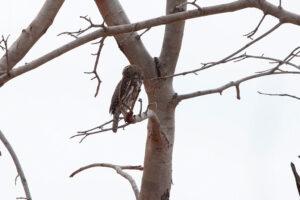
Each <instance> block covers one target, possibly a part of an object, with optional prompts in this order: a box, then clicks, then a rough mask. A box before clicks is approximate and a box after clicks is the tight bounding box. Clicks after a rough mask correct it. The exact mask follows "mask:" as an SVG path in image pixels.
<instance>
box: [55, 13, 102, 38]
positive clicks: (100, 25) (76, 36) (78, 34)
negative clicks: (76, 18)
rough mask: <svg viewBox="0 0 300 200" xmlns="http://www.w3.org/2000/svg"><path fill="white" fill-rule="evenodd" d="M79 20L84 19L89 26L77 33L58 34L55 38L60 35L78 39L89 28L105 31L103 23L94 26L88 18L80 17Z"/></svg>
mask: <svg viewBox="0 0 300 200" xmlns="http://www.w3.org/2000/svg"><path fill="white" fill-rule="evenodd" d="M80 18H81V19H84V20H85V21H87V22H88V23H89V26H88V27H86V28H84V29H81V28H80V29H79V30H78V31H74V32H62V33H60V34H58V35H57V36H61V35H70V36H72V37H74V38H76V39H77V38H78V36H80V35H81V34H83V33H84V32H86V31H88V30H90V29H91V28H103V29H105V28H106V27H105V24H104V21H103V23H102V24H94V23H93V22H92V20H91V18H90V17H88V16H87V15H86V16H80Z"/></svg>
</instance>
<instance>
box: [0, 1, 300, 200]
mask: <svg viewBox="0 0 300 200" xmlns="http://www.w3.org/2000/svg"><path fill="white" fill-rule="evenodd" d="M199 2H200V5H201V6H207V5H214V4H216V3H225V2H229V1H225V0H223V1H221V0H219V1H217V0H211V1H199ZM270 2H272V3H274V4H277V3H278V1H270ZM43 3H44V1H40V0H27V1H18V0H10V1H8V0H1V6H2V9H1V10H2V11H1V17H0V24H1V26H0V34H3V35H8V34H10V39H9V43H10V44H11V43H12V41H14V40H15V39H16V38H17V37H18V36H19V34H20V33H21V30H22V29H23V28H26V27H27V26H28V24H29V23H30V22H31V20H32V19H33V18H34V17H35V16H36V14H37V12H38V11H39V9H40V8H41V6H42V4H43ZM121 3H122V4H123V7H124V9H125V10H126V11H127V15H128V16H129V18H130V19H131V21H133V22H135V21H141V20H143V19H149V18H153V17H157V16H160V15H163V14H164V6H165V5H164V2H160V1H141V0H127V1H121ZM283 6H284V8H286V9H288V10H290V11H294V12H299V10H300V3H299V1H298V0H289V1H283ZM80 15H89V16H90V17H92V19H93V20H94V21H95V22H98V23H101V22H102V19H101V18H100V15H99V13H98V11H97V9H96V6H95V5H94V3H93V1H90V2H85V1H66V2H65V4H64V5H63V7H62V9H61V10H60V12H59V14H58V16H57V17H56V19H55V21H54V23H53V25H52V26H51V27H50V28H49V30H48V31H47V33H46V35H45V36H43V37H42V38H41V39H40V40H39V42H38V43H37V44H36V45H35V46H34V47H33V48H32V50H31V51H30V52H29V53H28V55H26V57H25V58H24V59H23V60H22V61H21V62H20V64H23V63H25V62H29V61H31V60H33V59H35V58H37V57H39V56H41V55H43V54H45V53H47V52H49V51H50V50H53V49H54V48H56V47H58V46H60V45H63V44H65V43H67V42H68V41H71V40H73V38H70V37H68V36H60V37H57V34H59V33H61V32H64V31H73V30H74V31H75V30H78V29H79V28H80V27H84V26H85V25H86V23H84V22H83V21H82V20H81V19H79V16H80ZM261 16H262V13H261V12H260V11H257V10H254V9H247V10H243V11H240V12H235V13H229V14H221V15H215V16H210V17H204V18H197V19H193V20H189V21H187V24H186V30H185V36H184V41H183V47H182V51H181V56H180V59H179V61H178V66H177V72H183V71H187V70H189V69H194V68H197V67H199V66H200V65H201V63H203V62H211V61H217V60H219V59H221V58H223V57H225V56H227V55H229V54H231V53H232V52H233V51H235V50H237V49H238V48H240V47H241V46H243V45H244V44H246V43H247V42H249V39H247V38H245V37H243V35H244V34H246V33H248V32H250V31H251V30H253V28H254V27H255V26H256V25H257V23H258V21H259V20H260V17H261ZM276 23H277V20H275V19H273V18H272V17H270V16H268V17H267V19H266V20H265V21H264V23H263V24H262V28H261V29H260V30H259V32H258V33H257V35H256V36H258V35H260V34H262V33H263V32H264V31H266V30H267V29H268V28H270V27H272V26H274V25H275V24H276ZM299 34H300V27H297V26H294V25H284V26H282V27H280V28H279V30H277V31H276V32H274V33H272V34H271V35H269V36H268V37H267V38H266V39H264V40H263V41H261V42H259V43H258V44H256V45H254V47H251V48H249V49H248V50H247V53H249V54H255V55H261V54H262V53H264V55H267V56H272V57H277V58H284V57H285V56H286V55H287V54H288V53H289V52H290V51H291V50H292V49H294V48H295V47H297V46H299V42H298V39H299ZM162 37H163V26H161V27H156V28H153V29H151V30H150V31H149V32H147V33H146V34H145V35H144V36H143V37H142V40H143V42H144V43H145V45H146V47H147V48H148V49H149V51H150V52H151V55H152V56H157V55H158V54H159V52H160V47H161V41H162ZM96 50H97V46H95V45H91V44H86V45H84V46H81V47H79V48H77V49H75V50H73V51H71V52H69V53H67V54H65V55H63V56H61V57H59V58H57V59H55V60H52V61H50V62H48V63H46V64H44V65H43V66H42V67H40V68H38V69H37V70H34V71H32V72H29V73H27V74H24V75H22V76H20V77H18V78H16V79H14V80H12V81H10V82H8V83H7V84H6V85H5V86H4V87H2V88H1V89H0V110H1V113H2V115H0V129H1V130H2V131H3V132H4V134H5V135H6V136H7V138H8V140H9V141H10V142H11V144H12V145H13V147H14V149H15V151H16V153H17V154H18V156H19V159H20V161H21V164H22V166H23V169H24V171H25V174H26V176H27V179H28V183H29V186H30V189H31V193H32V197H33V199H44V200H50V199H72V200H81V199H122V200H129V199H133V198H134V194H133V192H132V190H131V187H130V185H129V184H128V183H127V181H126V180H125V179H123V178H122V177H120V176H119V175H117V174H116V173H115V172H114V171H113V170H111V169H104V168H97V169H90V170H87V171H85V172H83V173H81V174H79V175H78V176H75V177H74V178H72V179H70V178H68V176H69V175H70V173H72V172H73V171H74V170H76V169H78V168H80V167H82V166H84V165H87V164H91V163H96V162H107V163H114V164H126V165H127V164H132V165H140V164H143V156H144V148H145V139H146V122H143V123H139V124H136V125H132V126H130V127H128V128H126V130H125V131H118V133H117V134H114V133H112V132H107V133H103V134H101V135H95V136H90V137H89V138H87V139H86V140H85V141H84V142H83V143H82V144H78V140H77V139H73V140H70V139H69V137H70V136H72V135H74V134H75V133H76V132H77V131H79V130H84V129H88V128H91V127H94V126H96V125H98V124H101V123H103V122H105V121H108V120H109V119H110V118H111V116H110V115H109V113H108V108H109V104H110V98H111V95H112V93H113V88H114V86H115V85H116V84H117V82H118V81H119V79H120V77H121V69H122V67H124V66H125V65H127V64H128V61H127V60H126V58H125V57H124V56H123V55H122V53H121V52H120V51H119V49H118V47H117V45H116V43H115V41H114V40H113V38H109V39H107V40H106V41H105V46H104V50H103V53H102V54H101V58H100V59H101V60H100V65H99V70H98V71H99V74H100V76H101V79H102V81H103V83H102V84H101V88H100V93H99V95H98V97H97V98H94V97H93V95H94V92H95V88H96V82H95V81H90V78H91V77H90V76H89V75H85V74H84V73H83V72H85V71H90V70H91V69H92V67H93V64H94V59H95V58H94V57H92V56H91V53H94V52H96ZM298 63H299V60H298ZM268 67H270V65H269V64H268V63H266V62H262V61H255V60H249V61H245V62H239V63H234V64H233V63H230V64H226V65H222V66H218V67H216V68H215V69H212V70H207V71H204V72H201V73H199V75H198V76H196V75H188V76H184V77H178V78H176V79H175V80H174V88H175V90H176V92H178V93H187V92H192V91H196V90H202V89H209V88H214V87H218V86H221V85H222V84H225V83H227V82H229V81H232V80H237V79H239V78H242V77H243V76H245V75H247V74H249V73H254V72H256V71H261V70H263V69H267V68H268ZM299 84H300V81H299V77H298V76H291V75H289V76H274V77H266V78H261V79H258V80H254V81H249V82H247V83H244V84H242V85H241V88H240V89H241V100H237V99H236V93H235V90H234V89H230V90H228V91H224V92H223V95H222V96H220V95H210V96H204V97H200V98H195V99H191V100H187V101H184V102H182V104H181V105H179V106H178V108H177V112H176V122H177V123H176V137H175V147H174V160H173V183H174V185H173V187H172V192H171V199H172V200H181V199H206V200H215V199H224V200H240V199H243V200H253V199H255V200H265V199H272V200H282V199H298V198H299V197H298V194H297V189H296V186H295V182H294V178H293V175H292V172H291V169H290V162H291V161H293V162H294V163H295V164H296V167H297V166H298V168H299V171H300V162H299V159H298V158H297V155H299V154H300V145H299V142H300V134H299V131H300V127H299V121H300V120H299V119H300V116H299V115H300V114H299V113H300V101H297V100H294V99H291V98H280V97H268V96H262V95H259V94H257V91H262V92H270V93H290V94H293V95H298V96H300V91H299V89H298V88H297V86H298V85H299ZM141 97H142V98H143V100H144V103H145V104H146V103H147V102H146V97H145V94H144V91H143V93H142V96H141ZM0 150H1V152H2V156H1V157H0V188H1V189H0V199H15V198H16V197H19V196H24V195H23V190H22V187H21V183H20V181H18V183H17V186H15V185H14V178H15V176H16V171H15V168H14V165H13V163H12V161H11V158H10V157H9V155H8V153H7V152H6V150H5V149H4V146H3V145H2V144H1V145H0ZM129 173H130V174H132V175H133V177H134V178H135V180H136V181H137V183H138V185H139V183H140V178H141V172H131V171H130V172H129Z"/></svg>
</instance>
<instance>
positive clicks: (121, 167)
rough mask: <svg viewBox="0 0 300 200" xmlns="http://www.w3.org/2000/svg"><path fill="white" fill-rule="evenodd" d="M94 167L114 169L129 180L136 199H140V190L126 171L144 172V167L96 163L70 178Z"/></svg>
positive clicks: (72, 175) (83, 168) (74, 173)
mask: <svg viewBox="0 0 300 200" xmlns="http://www.w3.org/2000/svg"><path fill="white" fill-rule="evenodd" d="M93 167H107V168H111V169H114V170H115V171H116V172H117V173H118V174H120V175H121V176H123V177H124V178H125V179H127V180H128V181H129V183H130V185H131V187H132V189H133V191H134V194H135V198H136V199H138V197H139V193H140V192H139V189H138V187H137V185H136V183H135V181H134V179H133V178H132V177H131V176H130V175H129V174H128V173H126V172H125V171H124V170H143V167H142V166H141V165H138V166H120V165H113V164H109V163H95V164H91V165H87V166H85V167H81V168H80V169H78V170H76V171H74V172H73V173H72V174H71V175H70V178H72V177H74V176H75V175H76V174H78V173H80V172H82V171H84V170H86V169H90V168H93Z"/></svg>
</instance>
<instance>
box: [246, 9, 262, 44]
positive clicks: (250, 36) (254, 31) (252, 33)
mask: <svg viewBox="0 0 300 200" xmlns="http://www.w3.org/2000/svg"><path fill="white" fill-rule="evenodd" d="M266 16H267V15H266V14H264V15H263V16H262V18H261V20H260V21H259V23H258V24H257V26H256V27H255V29H254V30H253V31H251V32H250V33H247V34H246V35H244V36H247V38H250V39H252V36H253V35H254V34H255V33H256V32H257V31H258V29H259V27H260V25H261V23H262V22H263V21H264V19H265V17H266Z"/></svg>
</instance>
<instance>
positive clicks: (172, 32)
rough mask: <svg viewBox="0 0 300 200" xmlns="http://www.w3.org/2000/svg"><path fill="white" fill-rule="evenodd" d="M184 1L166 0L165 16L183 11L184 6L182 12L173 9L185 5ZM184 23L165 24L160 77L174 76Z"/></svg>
mask: <svg viewBox="0 0 300 200" xmlns="http://www.w3.org/2000/svg"><path fill="white" fill-rule="evenodd" d="M185 2H186V0H168V1H167V6H166V14H167V15H168V14H171V13H176V12H182V11H185V9H186V6H183V8H182V10H177V9H175V7H176V6H178V5H181V4H183V3H185ZM184 24H185V21H179V22H174V23H171V24H167V25H166V28H165V35H164V40H163V45H162V50H161V53H160V56H159V67H160V70H161V76H167V75H170V74H174V71H175V67H176V64H177V60H178V56H179V52H180V49H181V43H182V39H183V32H184Z"/></svg>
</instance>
